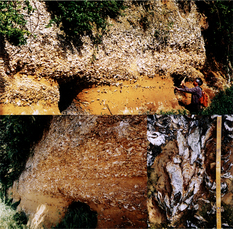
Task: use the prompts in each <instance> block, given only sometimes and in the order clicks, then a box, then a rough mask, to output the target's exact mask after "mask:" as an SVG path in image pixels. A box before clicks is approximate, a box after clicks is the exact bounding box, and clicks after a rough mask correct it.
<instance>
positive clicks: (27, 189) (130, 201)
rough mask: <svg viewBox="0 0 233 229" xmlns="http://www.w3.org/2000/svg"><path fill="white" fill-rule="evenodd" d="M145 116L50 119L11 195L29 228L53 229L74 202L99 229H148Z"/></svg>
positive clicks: (61, 117) (56, 117) (59, 117)
mask: <svg viewBox="0 0 233 229" xmlns="http://www.w3.org/2000/svg"><path fill="white" fill-rule="evenodd" d="M146 147H147V140H146V117H145V116H54V117H53V119H52V121H51V125H50V127H49V130H48V131H47V132H46V133H44V135H43V138H42V139H41V141H40V142H39V143H38V144H37V146H36V147H35V150H34V151H33V156H32V157H31V158H30V159H29V160H28V162H27V164H26V168H25V170H24V171H23V173H22V174H21V176H20V178H19V180H18V181H16V182H15V183H14V186H13V189H12V192H13V198H14V201H17V200H19V199H20V200H21V202H20V205H19V206H18V209H22V210H23V211H25V213H26V214H28V215H29V219H30V224H31V226H32V227H35V228H40V227H41V226H42V225H45V226H46V227H51V226H52V225H55V224H56V223H57V222H58V221H59V220H60V219H61V218H62V217H63V216H64V214H65V212H66V210H67V207H68V206H69V205H70V204H71V203H72V202H74V201H76V202H78V201H79V202H82V203H86V204H88V205H89V206H90V208H91V210H93V211H96V212H97V217H98V224H97V227H98V228H118V227H121V228H145V227H147V219H148V215H147V206H146V203H147V167H146Z"/></svg>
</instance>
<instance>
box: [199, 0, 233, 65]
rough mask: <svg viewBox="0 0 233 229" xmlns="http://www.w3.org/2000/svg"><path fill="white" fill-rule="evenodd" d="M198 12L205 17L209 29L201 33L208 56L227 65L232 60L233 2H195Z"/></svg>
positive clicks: (218, 0) (217, 0)
mask: <svg viewBox="0 0 233 229" xmlns="http://www.w3.org/2000/svg"><path fill="white" fill-rule="evenodd" d="M196 4H197V6H198V8H199V10H200V11H201V12H202V13H204V14H205V15H206V16H207V21H208V24H209V28H208V29H207V30H205V31H203V35H204V37H205V44H206V52H207V55H208V56H214V57H215V58H216V60H217V61H218V62H222V63H224V64H227V65H229V62H230V64H232V60H233V53H232V50H233V27H232V24H233V21H232V18H233V2H232V1H231V0H226V1H221V0H216V1H196Z"/></svg>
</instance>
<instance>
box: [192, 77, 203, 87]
mask: <svg viewBox="0 0 233 229" xmlns="http://www.w3.org/2000/svg"><path fill="white" fill-rule="evenodd" d="M193 84H194V85H195V86H201V85H202V84H203V81H202V79H201V78H196V79H195V80H194V82H193Z"/></svg>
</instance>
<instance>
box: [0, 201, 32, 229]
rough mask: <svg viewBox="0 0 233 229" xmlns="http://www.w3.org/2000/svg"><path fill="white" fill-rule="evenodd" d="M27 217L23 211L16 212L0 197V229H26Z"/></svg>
mask: <svg viewBox="0 0 233 229" xmlns="http://www.w3.org/2000/svg"><path fill="white" fill-rule="evenodd" d="M26 223H27V218H26V215H25V214H24V213H23V212H16V210H14V209H13V208H12V207H10V206H8V205H6V204H5V203H3V202H2V201H1V199H0V228H1V229H3V228H4V229H27V228H28V227H27V226H26Z"/></svg>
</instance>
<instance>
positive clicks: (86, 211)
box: [54, 202, 97, 228]
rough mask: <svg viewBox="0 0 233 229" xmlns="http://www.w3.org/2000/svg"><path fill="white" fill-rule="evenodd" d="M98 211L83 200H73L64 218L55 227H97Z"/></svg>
mask: <svg viewBox="0 0 233 229" xmlns="http://www.w3.org/2000/svg"><path fill="white" fill-rule="evenodd" d="M96 226H97V212H95V211H92V210H91V209H90V207H89V206H88V205H87V204H85V203H81V202H73V203H72V204H71V205H70V206H69V208H68V210H67V212H66V215H65V217H64V218H63V220H62V221H61V222H60V223H59V224H58V225H57V226H56V227H54V228H96Z"/></svg>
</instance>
